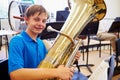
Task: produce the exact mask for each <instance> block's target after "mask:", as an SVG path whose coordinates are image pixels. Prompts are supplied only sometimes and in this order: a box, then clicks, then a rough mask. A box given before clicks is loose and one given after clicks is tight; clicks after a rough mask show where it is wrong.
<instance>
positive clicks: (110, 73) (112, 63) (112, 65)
mask: <svg viewBox="0 0 120 80" xmlns="http://www.w3.org/2000/svg"><path fill="white" fill-rule="evenodd" d="M114 68H115V56H114V55H111V57H110V60H109V68H108V80H112V77H113V74H114Z"/></svg>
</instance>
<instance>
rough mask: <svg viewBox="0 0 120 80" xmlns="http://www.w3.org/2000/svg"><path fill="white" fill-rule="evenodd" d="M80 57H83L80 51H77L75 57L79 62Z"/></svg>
mask: <svg viewBox="0 0 120 80" xmlns="http://www.w3.org/2000/svg"><path fill="white" fill-rule="evenodd" d="M80 56H81V54H80V51H77V53H76V55H75V60H79V58H80Z"/></svg>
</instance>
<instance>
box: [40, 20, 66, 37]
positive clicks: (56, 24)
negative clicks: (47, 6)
mask: <svg viewBox="0 0 120 80" xmlns="http://www.w3.org/2000/svg"><path fill="white" fill-rule="evenodd" d="M64 22H65V21H57V22H50V23H47V24H46V28H45V29H44V30H43V32H42V33H41V34H40V38H41V39H50V38H56V36H57V34H58V33H56V32H52V31H51V32H48V31H47V27H48V26H51V27H52V28H54V29H56V30H58V31H60V29H61V28H62V26H63V24H64Z"/></svg>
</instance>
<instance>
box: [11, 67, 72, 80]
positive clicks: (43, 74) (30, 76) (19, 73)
mask: <svg viewBox="0 0 120 80" xmlns="http://www.w3.org/2000/svg"><path fill="white" fill-rule="evenodd" d="M72 76H73V70H72V69H70V68H65V67H63V66H60V67H58V68H54V69H45V68H36V69H28V68H22V69H18V70H16V71H13V72H11V73H10V77H11V80H40V79H49V78H60V79H65V80H69V79H71V78H72Z"/></svg>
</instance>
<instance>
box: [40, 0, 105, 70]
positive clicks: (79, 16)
mask: <svg viewBox="0 0 120 80" xmlns="http://www.w3.org/2000/svg"><path fill="white" fill-rule="evenodd" d="M73 2H74V6H73V7H72V8H71V11H70V14H69V16H68V18H67V20H66V22H65V23H64V25H63V27H62V29H61V30H60V33H61V34H58V36H57V38H56V40H55V43H54V44H53V46H52V48H51V49H50V50H49V52H48V54H47V56H46V58H45V59H44V60H43V61H42V62H41V63H40V64H39V66H38V68H55V67H57V66H58V65H60V64H64V65H65V66H67V67H69V66H71V65H72V62H73V61H71V60H74V59H73V58H74V56H75V54H76V51H77V50H78V49H79V48H78V47H79V45H80V42H79V41H78V42H77V43H75V42H74V41H75V38H76V37H77V36H78V35H79V34H80V33H81V32H82V30H83V29H84V27H85V26H86V25H87V24H88V23H89V22H90V21H91V20H93V19H94V18H97V19H98V20H101V19H102V18H103V17H104V16H105V13H106V6H105V3H104V1H103V0H74V1H73ZM63 34H64V35H63Z"/></svg>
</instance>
